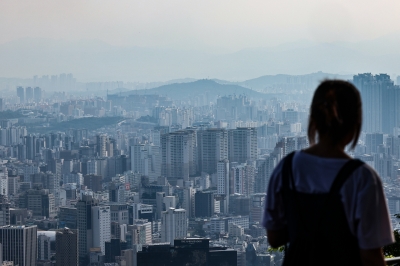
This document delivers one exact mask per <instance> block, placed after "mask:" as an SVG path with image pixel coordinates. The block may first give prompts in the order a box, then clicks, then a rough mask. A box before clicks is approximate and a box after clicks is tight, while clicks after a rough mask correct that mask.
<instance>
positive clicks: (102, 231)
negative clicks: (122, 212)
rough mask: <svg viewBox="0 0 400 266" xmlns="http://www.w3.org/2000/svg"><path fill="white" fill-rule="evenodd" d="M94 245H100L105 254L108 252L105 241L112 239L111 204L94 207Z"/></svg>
mask: <svg viewBox="0 0 400 266" xmlns="http://www.w3.org/2000/svg"><path fill="white" fill-rule="evenodd" d="M92 227H93V247H100V248H101V253H103V255H104V254H105V252H106V247H105V242H106V241H110V240H111V210H110V206H94V207H92Z"/></svg>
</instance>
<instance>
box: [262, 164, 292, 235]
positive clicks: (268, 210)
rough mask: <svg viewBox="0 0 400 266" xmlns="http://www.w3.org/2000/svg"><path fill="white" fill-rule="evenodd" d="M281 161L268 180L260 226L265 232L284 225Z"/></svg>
mask: <svg viewBox="0 0 400 266" xmlns="http://www.w3.org/2000/svg"><path fill="white" fill-rule="evenodd" d="M283 161H284V160H281V161H280V163H279V164H278V165H277V166H276V167H275V169H274V171H273V172H272V174H271V177H270V179H269V184H268V189H267V196H266V197H265V204H264V214H263V217H262V221H261V224H262V225H263V226H264V227H265V228H266V229H267V230H279V229H282V228H283V227H284V226H285V225H286V220H285V213H284V206H283V198H282V168H283Z"/></svg>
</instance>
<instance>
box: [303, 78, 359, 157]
mask: <svg viewBox="0 0 400 266" xmlns="http://www.w3.org/2000/svg"><path fill="white" fill-rule="evenodd" d="M361 124H362V109H361V97H360V92H359V91H358V90H357V89H356V87H355V86H354V85H353V84H351V83H350V82H347V81H343V80H325V81H323V82H322V83H321V84H320V85H319V86H318V88H317V89H316V91H315V93H314V97H313V99H312V102H311V108H310V118H309V124H308V132H307V133H308V139H309V141H310V144H314V143H315V136H316V134H317V133H318V135H319V136H322V135H326V134H328V135H329V137H330V138H331V140H332V142H333V143H334V144H336V143H338V142H339V141H340V140H342V139H343V138H344V137H346V136H347V135H348V134H349V133H350V132H354V136H353V139H352V145H351V148H352V149H354V148H355V147H356V145H357V142H358V137H359V135H360V132H361Z"/></svg>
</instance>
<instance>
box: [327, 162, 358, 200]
mask: <svg viewBox="0 0 400 266" xmlns="http://www.w3.org/2000/svg"><path fill="white" fill-rule="evenodd" d="M362 165H364V162H363V161H361V160H359V159H352V160H349V161H348V162H347V163H345V165H344V166H343V167H342V168H341V169H340V170H339V173H338V174H337V176H336V178H335V180H334V181H333V184H332V186H331V189H330V191H329V194H330V195H331V194H334V193H337V192H339V190H340V189H341V188H342V186H343V184H344V182H346V180H347V179H348V178H349V176H350V175H351V174H352V173H353V172H354V171H355V170H356V169H357V168H358V167H360V166H362Z"/></svg>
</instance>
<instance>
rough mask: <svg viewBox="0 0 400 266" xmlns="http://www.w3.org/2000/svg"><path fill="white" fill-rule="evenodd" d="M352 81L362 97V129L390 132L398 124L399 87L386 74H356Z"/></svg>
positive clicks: (374, 131)
mask: <svg viewBox="0 0 400 266" xmlns="http://www.w3.org/2000/svg"><path fill="white" fill-rule="evenodd" d="M353 83H354V85H355V86H356V87H357V88H358V89H359V90H360V93H361V97H362V102H363V105H362V108H363V131H365V132H367V133H379V132H383V133H388V134H392V133H393V128H394V127H398V126H399V125H400V115H399V111H400V88H399V87H398V86H394V84H393V81H392V80H391V79H390V76H389V75H386V74H379V75H372V74H371V73H365V74H358V75H355V76H354V77H353Z"/></svg>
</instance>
